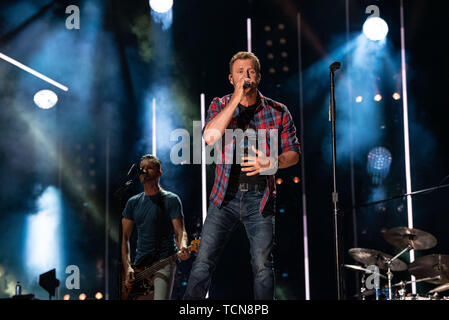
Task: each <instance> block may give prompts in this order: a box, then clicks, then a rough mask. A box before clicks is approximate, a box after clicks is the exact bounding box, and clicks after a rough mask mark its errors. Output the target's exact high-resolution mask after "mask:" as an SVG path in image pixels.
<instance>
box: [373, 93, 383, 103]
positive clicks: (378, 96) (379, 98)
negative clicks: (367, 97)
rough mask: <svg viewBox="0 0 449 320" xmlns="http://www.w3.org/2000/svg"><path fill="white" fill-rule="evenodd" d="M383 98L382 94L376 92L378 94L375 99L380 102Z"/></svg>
mask: <svg viewBox="0 0 449 320" xmlns="http://www.w3.org/2000/svg"><path fill="white" fill-rule="evenodd" d="M381 100H382V96H381V95H380V94H376V95H375V96H374V101H377V102H379V101H381Z"/></svg>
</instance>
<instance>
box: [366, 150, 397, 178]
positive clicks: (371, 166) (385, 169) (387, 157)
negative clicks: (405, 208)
mask: <svg viewBox="0 0 449 320" xmlns="http://www.w3.org/2000/svg"><path fill="white" fill-rule="evenodd" d="M392 160H393V157H392V156H391V152H390V151H388V149H386V148H384V147H376V148H374V149H372V150H371V151H370V152H369V153H368V163H367V170H368V174H370V175H371V177H372V179H373V183H374V184H380V183H381V182H382V180H383V179H385V178H386V177H387V175H388V173H389V172H390V167H391V162H392Z"/></svg>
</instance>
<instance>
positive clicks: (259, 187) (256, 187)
mask: <svg viewBox="0 0 449 320" xmlns="http://www.w3.org/2000/svg"><path fill="white" fill-rule="evenodd" d="M265 188H266V184H265V183H264V184H253V183H246V182H241V183H232V184H230V185H229V186H228V190H229V191H233V192H237V191H242V192H248V191H259V192H262V193H263V192H265Z"/></svg>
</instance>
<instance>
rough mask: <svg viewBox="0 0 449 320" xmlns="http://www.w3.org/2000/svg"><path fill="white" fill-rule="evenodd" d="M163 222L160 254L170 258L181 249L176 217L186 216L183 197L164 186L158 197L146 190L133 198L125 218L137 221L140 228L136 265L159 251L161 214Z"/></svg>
mask: <svg viewBox="0 0 449 320" xmlns="http://www.w3.org/2000/svg"><path fill="white" fill-rule="evenodd" d="M158 214H159V215H160V217H161V222H160V223H159V224H160V228H161V229H160V231H159V232H160V233H159V234H160V237H161V241H160V255H159V259H162V258H166V257H168V256H170V255H172V254H174V253H175V252H176V251H177V248H176V241H175V237H174V231H173V224H172V220H173V219H175V218H178V217H183V213H182V204H181V200H180V199H179V197H178V196H177V195H176V194H174V193H172V192H170V191H166V190H163V189H161V191H160V192H159V193H158V194H156V195H154V196H146V195H145V192H142V193H139V194H138V195H135V196H133V197H131V198H130V199H129V200H128V202H127V203H126V207H125V209H124V210H123V214H122V215H123V217H125V218H126V219H129V220H133V221H134V225H135V226H136V229H137V246H136V256H135V258H134V264H135V265H136V264H139V263H140V262H141V259H142V258H143V257H145V256H147V255H155V254H156V244H157V243H156V236H157V232H156V225H157V216H158Z"/></svg>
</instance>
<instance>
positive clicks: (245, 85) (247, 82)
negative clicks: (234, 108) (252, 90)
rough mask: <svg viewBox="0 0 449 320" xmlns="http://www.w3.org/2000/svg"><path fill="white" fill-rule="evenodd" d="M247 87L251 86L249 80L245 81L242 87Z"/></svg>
mask: <svg viewBox="0 0 449 320" xmlns="http://www.w3.org/2000/svg"><path fill="white" fill-rule="evenodd" d="M249 87H251V82H249V81H245V84H244V85H243V89H248V88H249Z"/></svg>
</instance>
